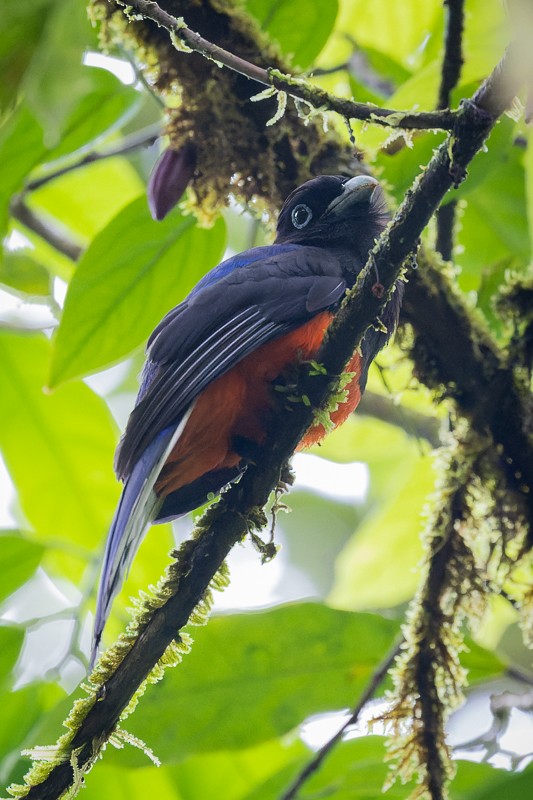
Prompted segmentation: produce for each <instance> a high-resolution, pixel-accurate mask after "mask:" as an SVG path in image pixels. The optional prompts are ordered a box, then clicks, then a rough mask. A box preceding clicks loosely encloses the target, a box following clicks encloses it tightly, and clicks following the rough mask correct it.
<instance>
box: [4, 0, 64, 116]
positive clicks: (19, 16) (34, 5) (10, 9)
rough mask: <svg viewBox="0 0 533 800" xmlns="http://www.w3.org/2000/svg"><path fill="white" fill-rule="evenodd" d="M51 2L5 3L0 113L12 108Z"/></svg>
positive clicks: (18, 0)
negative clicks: (9, 107)
mask: <svg viewBox="0 0 533 800" xmlns="http://www.w3.org/2000/svg"><path fill="white" fill-rule="evenodd" d="M53 3H54V0H17V2H16V3H9V2H8V3H4V4H3V7H2V26H1V27H0V75H1V76H2V80H1V81H0V110H4V109H6V108H7V107H8V106H10V105H12V103H13V102H14V100H15V99H16V97H17V94H18V92H19V88H20V84H21V82H22V81H23V79H24V74H25V72H26V69H27V67H28V64H29V63H30V62H31V59H32V56H33V54H34V52H35V48H36V47H38V44H39V40H40V38H41V36H42V33H43V28H44V26H45V24H46V19H47V17H48V15H49V13H50V11H51V8H52V7H53Z"/></svg>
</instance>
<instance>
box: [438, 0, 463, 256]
mask: <svg viewBox="0 0 533 800" xmlns="http://www.w3.org/2000/svg"><path fill="white" fill-rule="evenodd" d="M444 5H445V7H446V8H447V21H446V34H445V40H444V58H443V59H442V70H441V81H440V86H439V96H438V100H437V108H438V109H444V108H448V107H449V105H450V99H451V93H452V91H453V89H455V87H456V86H457V84H458V83H459V78H460V76H461V69H462V66H463V26H464V0H444ZM455 208H456V202H455V200H452V201H451V202H450V203H448V204H447V205H445V206H442V207H441V208H439V210H438V211H437V242H436V248H437V250H438V252H439V253H440V254H441V256H442V257H443V259H444V260H445V261H451V259H452V257H453V245H454V239H453V232H454V227H455Z"/></svg>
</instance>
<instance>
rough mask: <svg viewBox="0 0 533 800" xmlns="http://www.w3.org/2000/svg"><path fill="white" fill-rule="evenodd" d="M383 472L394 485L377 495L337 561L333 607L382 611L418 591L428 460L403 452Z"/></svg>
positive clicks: (430, 475) (430, 476) (429, 471)
mask: <svg viewBox="0 0 533 800" xmlns="http://www.w3.org/2000/svg"><path fill="white" fill-rule="evenodd" d="M388 469H390V470H392V471H395V472H396V474H397V476H398V477H399V480H397V481H396V482H395V484H394V485H390V486H389V489H388V491H387V492H386V493H385V492H381V493H380V495H379V499H378V501H377V504H376V507H375V508H374V509H373V513H370V514H369V515H368V516H367V518H366V519H365V521H364V523H363V524H362V525H360V526H359V527H358V528H357V530H356V531H355V534H354V536H353V537H352V538H351V540H350V542H349V543H348V545H347V546H346V547H345V548H344V551H343V552H342V553H341V555H340V556H339V558H338V560H337V580H336V582H335V586H334V589H333V591H332V593H331V595H330V601H331V602H332V603H333V604H334V605H340V606H341V607H343V608H353V609H365V608H388V607H390V606H395V605H398V604H399V603H402V602H405V601H406V600H409V598H411V597H412V596H413V594H414V592H415V590H416V587H417V585H418V582H419V576H418V574H417V571H416V567H417V565H418V563H419V562H420V558H421V555H422V543H421V530H422V518H421V515H422V510H423V508H424V506H425V504H426V502H427V499H428V496H429V495H430V493H431V491H432V490H433V485H434V475H433V470H432V468H431V463H430V460H429V458H427V457H426V458H422V457H418V458H417V457H413V454H412V453H411V454H409V453H408V452H406V453H405V455H404V457H403V458H402V459H401V463H398V464H397V465H396V466H395V465H393V464H392V463H390V462H389V466H388ZM371 476H372V472H371ZM384 553H386V554H387V556H386V558H384V556H383V554H384Z"/></svg>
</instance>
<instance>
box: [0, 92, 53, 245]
mask: <svg viewBox="0 0 533 800" xmlns="http://www.w3.org/2000/svg"><path fill="white" fill-rule="evenodd" d="M45 152H46V148H45V146H44V143H43V131H42V128H41V126H40V125H39V123H38V122H37V119H36V118H35V116H34V115H33V114H32V112H31V111H30V110H29V108H27V106H25V105H21V106H20V107H19V109H18V110H17V113H16V114H14V115H13V116H11V117H9V119H8V120H7V122H5V123H4V125H3V126H2V127H0V163H1V164H2V181H1V182H0V237H3V236H4V235H5V231H6V226H7V219H8V209H9V202H10V200H11V196H12V195H13V194H15V192H18V191H19V190H20V189H21V188H22V184H23V182H24V179H25V177H26V176H27V174H28V173H29V172H30V171H31V170H32V169H33V167H35V166H36V165H37V164H38V163H39V161H40V160H41V158H42V157H43V155H44V153H45Z"/></svg>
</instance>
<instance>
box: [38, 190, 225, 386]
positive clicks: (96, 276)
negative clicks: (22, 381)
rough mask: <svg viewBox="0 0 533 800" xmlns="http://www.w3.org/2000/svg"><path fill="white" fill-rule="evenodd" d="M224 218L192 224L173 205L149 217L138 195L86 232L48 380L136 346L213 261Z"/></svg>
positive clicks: (90, 368)
mask: <svg viewBox="0 0 533 800" xmlns="http://www.w3.org/2000/svg"><path fill="white" fill-rule="evenodd" d="M224 240H225V236H224V223H223V222H222V221H221V220H219V221H218V222H217V223H216V224H215V225H214V227H213V228H211V229H210V230H204V229H201V228H198V227H197V226H196V224H195V220H194V217H191V216H183V215H181V214H180V213H179V211H175V212H173V213H172V214H170V215H169V216H168V217H167V218H166V219H165V220H164V221H163V222H154V221H153V220H152V219H151V217H150V215H149V213H148V206H147V203H146V199H145V198H144V197H141V198H139V199H138V200H134V201H133V202H132V203H130V205H128V206H127V207H126V208H125V209H124V210H123V211H121V212H120V213H119V214H118V216H117V217H115V219H114V220H112V222H111V223H110V224H109V225H108V226H107V227H106V228H105V229H104V230H103V231H102V232H101V233H100V234H99V235H98V236H97V237H96V238H95V239H94V241H93V242H92V244H91V246H90V247H89V249H88V250H87V252H86V253H85V255H84V256H83V258H82V260H81V262H80V264H79V266H78V269H77V270H76V273H75V275H74V277H73V279H72V281H71V283H70V286H69V290H68V293H67V298H66V301H65V309H64V312H63V319H62V321H61V325H60V326H59V329H58V331H57V334H56V338H55V347H54V357H53V361H52V370H51V378H50V384H51V385H52V386H56V385H57V384H58V383H60V382H61V381H64V380H66V379H68V378H72V377H76V376H78V375H87V374H89V373H91V372H95V371H97V370H99V369H102V368H103V367H105V366H108V365H109V364H113V363H115V362H116V361H118V360H119V359H121V358H123V357H124V356H125V355H127V354H128V353H130V352H131V351H132V350H133V349H134V348H135V347H138V346H139V345H140V344H141V343H142V342H143V341H144V340H145V339H146V338H147V337H148V335H149V333H150V332H151V330H152V329H153V327H154V326H155V325H156V324H157V323H158V322H159V320H160V319H161V317H162V316H163V315H164V314H165V313H166V312H167V311H168V310H169V309H170V308H172V306H174V305H176V303H178V302H179V301H180V300H183V298H184V297H185V295H186V294H187V292H188V291H189V290H190V289H191V288H192V287H193V286H194V284H195V283H196V282H197V281H198V279H199V278H200V277H201V276H202V275H203V274H204V273H205V272H206V271H207V270H208V269H210V268H211V267H212V266H214V265H215V264H216V263H217V261H218V260H219V258H220V256H221V254H222V252H223V248H224Z"/></svg>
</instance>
